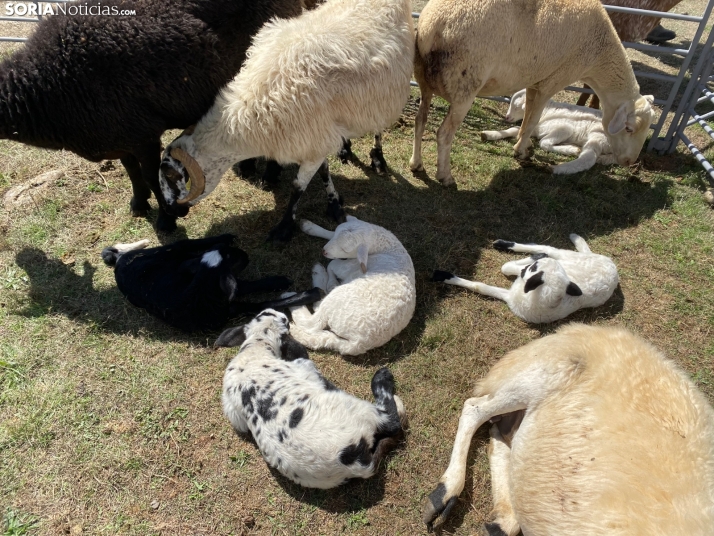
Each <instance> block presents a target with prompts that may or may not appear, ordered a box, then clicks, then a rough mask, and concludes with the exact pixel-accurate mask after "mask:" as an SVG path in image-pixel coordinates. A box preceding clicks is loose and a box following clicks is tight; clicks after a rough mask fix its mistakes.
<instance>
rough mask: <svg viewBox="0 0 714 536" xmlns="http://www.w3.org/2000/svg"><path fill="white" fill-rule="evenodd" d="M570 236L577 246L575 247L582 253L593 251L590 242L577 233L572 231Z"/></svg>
mask: <svg viewBox="0 0 714 536" xmlns="http://www.w3.org/2000/svg"><path fill="white" fill-rule="evenodd" d="M569 238H570V241H571V242H572V243H573V245H574V246H575V249H577V250H578V251H579V252H580V253H592V251H591V250H590V246H588V243H587V242H586V241H585V240H584V239H583V238H581V237H580V236H578V235H576V234H575V233H571V235H570V237H569Z"/></svg>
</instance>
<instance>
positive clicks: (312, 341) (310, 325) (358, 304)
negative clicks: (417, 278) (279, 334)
mask: <svg viewBox="0 0 714 536" xmlns="http://www.w3.org/2000/svg"><path fill="white" fill-rule="evenodd" d="M300 226H301V228H302V230H303V231H304V232H306V233H307V234H309V235H312V236H318V237H320V238H325V239H328V240H329V242H328V243H327V244H325V247H324V250H323V253H324V255H325V257H327V258H328V259H334V260H333V261H331V262H330V264H328V265H327V270H325V268H324V267H323V266H322V265H321V264H319V263H318V264H316V265H315V266H314V267H313V270H312V276H313V285H314V286H315V287H318V288H321V289H323V290H324V291H325V292H327V296H325V298H324V299H323V300H322V301H321V302H319V303H318V304H315V312H314V314H310V311H308V309H307V307H300V308H293V309H291V311H292V317H293V324H292V325H291V328H290V329H291V332H292V334H293V336H294V337H295V338H296V339H297V340H298V341H300V342H301V343H302V344H304V345H305V346H307V347H308V348H312V349H314V350H316V349H319V348H329V349H330V350H334V351H336V352H339V353H341V354H344V355H357V354H362V353H364V352H366V351H367V350H371V349H372V348H376V347H378V346H382V345H383V344H385V343H387V342H388V341H389V340H390V339H391V338H392V337H394V336H395V335H397V334H398V333H399V332H400V331H402V330H403V329H404V328H405V327H406V326H407V324H408V323H409V321H410V320H411V318H412V315H413V314H414V306H415V304H416V287H415V284H414V265H413V264H412V259H411V257H410V256H409V253H407V250H406V249H404V246H402V244H401V242H399V240H398V239H397V237H396V236H394V235H393V234H392V233H390V232H389V231H387V230H386V229H385V228H383V227H379V226H378V225H373V224H371V223H367V222H364V221H360V220H358V219H357V218H355V217H354V216H347V221H346V222H345V223H343V224H340V225H338V226H337V228H336V229H335V231H334V232H332V231H328V230H327V229H323V228H322V227H320V226H318V225H315V224H314V223H312V222H310V221H306V220H303V221H302V222H301V225H300Z"/></svg>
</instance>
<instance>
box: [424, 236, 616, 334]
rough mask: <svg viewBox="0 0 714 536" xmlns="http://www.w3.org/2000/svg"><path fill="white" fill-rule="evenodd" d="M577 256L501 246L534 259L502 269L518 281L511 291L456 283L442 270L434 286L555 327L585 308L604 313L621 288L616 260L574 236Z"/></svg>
mask: <svg viewBox="0 0 714 536" xmlns="http://www.w3.org/2000/svg"><path fill="white" fill-rule="evenodd" d="M570 240H571V241H572V242H573V244H574V245H575V249H577V253H576V252H574V251H568V250H565V249H557V248H553V247H550V246H537V245H533V244H517V243H515V242H507V241H506V240H496V242H494V243H493V247H494V248H496V249H497V250H499V251H509V252H518V253H532V255H531V256H530V257H528V258H525V259H521V260H518V261H510V262H507V263H506V264H504V265H503V266H502V267H501V272H503V275H505V276H513V275H514V276H516V279H515V281H514V282H513V285H511V288H510V289H509V290H506V289H504V288H499V287H492V286H490V285H486V284H484V283H476V282H473V281H467V280H465V279H461V278H460V277H456V276H455V275H454V274H452V273H450V272H444V271H441V270H437V271H435V272H434V275H433V277H432V281H439V282H441V281H443V282H444V283H447V284H449V285H456V286H459V287H464V288H468V289H470V290H474V291H476V292H479V293H481V294H484V295H486V296H491V297H492V298H497V299H499V300H503V301H505V302H506V303H507V304H508V307H509V308H510V309H511V311H513V313H514V314H515V315H516V316H518V317H519V318H521V319H523V320H525V321H526V322H531V323H534V324H539V323H545V322H555V321H556V320H560V319H561V318H565V317H566V316H568V315H569V314H571V313H574V312H575V311H577V310H578V309H582V308H583V307H599V306H600V305H602V304H603V303H605V302H606V301H607V300H609V299H610V296H612V293H613V292H614V291H615V289H616V288H617V285H618V284H619V281H620V279H619V276H618V274H617V267H616V266H615V263H614V262H612V259H610V258H609V257H605V256H604V255H598V254H597V253H593V252H592V251H590V248H589V247H588V245H587V243H586V242H585V240H583V239H582V238H580V237H579V236H578V235H576V234H571V235H570Z"/></svg>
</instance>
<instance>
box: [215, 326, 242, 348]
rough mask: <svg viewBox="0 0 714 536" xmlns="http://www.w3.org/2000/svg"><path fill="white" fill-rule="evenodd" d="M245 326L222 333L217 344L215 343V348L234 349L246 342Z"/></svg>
mask: <svg viewBox="0 0 714 536" xmlns="http://www.w3.org/2000/svg"><path fill="white" fill-rule="evenodd" d="M245 338H246V334H245V325H243V326H238V327H236V328H229V329H227V330H225V331H224V332H223V333H221V334H220V335H219V336H218V338H217V339H216V342H214V343H213V347H214V348H233V347H234V346H240V345H241V344H243V343H244V342H245Z"/></svg>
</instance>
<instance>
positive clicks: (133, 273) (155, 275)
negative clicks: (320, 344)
mask: <svg viewBox="0 0 714 536" xmlns="http://www.w3.org/2000/svg"><path fill="white" fill-rule="evenodd" d="M234 240H235V236H233V235H230V234H224V235H220V236H214V237H210V238H201V239H198V240H181V241H179V242H176V243H174V244H169V245H167V246H162V247H158V248H150V249H143V248H145V247H146V246H147V245H148V243H149V241H148V240H141V241H139V242H134V243H132V244H116V245H114V246H112V247H108V248H104V251H102V258H103V259H104V262H105V263H107V264H108V265H110V266H116V268H115V270H114V277H115V279H116V282H117V287H119V290H120V291H121V293H122V294H124V295H125V296H126V297H127V298H128V299H129V301H130V302H131V303H132V304H133V305H135V306H136V307H141V308H142V309H146V311H147V312H148V313H149V314H151V315H153V316H156V317H158V318H160V319H161V320H163V321H164V322H166V323H167V324H170V325H172V326H174V327H176V328H179V329H181V330H183V331H195V330H201V329H220V328H222V327H223V326H224V325H225V323H226V322H227V321H228V319H229V318H231V317H233V316H237V315H238V314H241V313H250V312H253V313H255V312H257V311H261V310H263V309H265V308H266V307H276V308H277V307H288V306H292V305H299V304H305V303H313V302H315V301H317V300H319V299H320V295H321V294H320V289H312V290H308V291H305V292H301V293H298V294H294V295H292V296H291V297H289V298H286V299H281V300H276V301H271V302H262V303H247V302H240V301H238V299H239V298H240V297H241V296H244V295H245V294H250V293H254V292H266V291H278V290H284V289H286V288H287V287H289V286H290V285H291V284H292V281H290V279H288V278H287V277H283V276H272V277H264V278H262V279H258V280H256V281H244V280H240V279H238V278H236V277H235V275H234V272H236V273H237V272H240V271H241V270H243V269H244V268H245V267H246V266H247V265H248V255H247V254H246V252H245V251H243V250H242V249H240V248H238V247H235V246H234V245H233V242H234Z"/></svg>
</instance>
